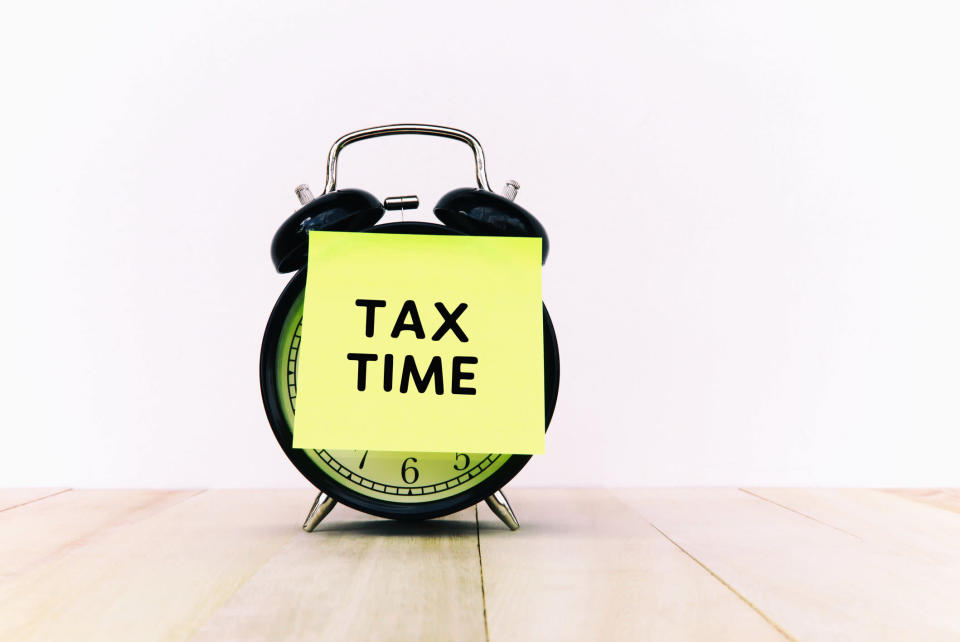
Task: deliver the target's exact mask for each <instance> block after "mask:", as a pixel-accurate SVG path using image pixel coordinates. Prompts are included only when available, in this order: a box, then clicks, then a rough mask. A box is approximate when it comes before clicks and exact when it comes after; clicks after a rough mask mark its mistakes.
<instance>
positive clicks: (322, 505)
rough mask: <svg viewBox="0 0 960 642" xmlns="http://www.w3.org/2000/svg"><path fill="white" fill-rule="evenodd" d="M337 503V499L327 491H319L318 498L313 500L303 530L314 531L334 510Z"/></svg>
mask: <svg viewBox="0 0 960 642" xmlns="http://www.w3.org/2000/svg"><path fill="white" fill-rule="evenodd" d="M336 505H337V500H335V499H334V498H333V497H330V496H329V495H327V494H326V493H319V494H318V495H317V498H316V499H315V500H313V507H311V508H310V512H309V513H308V514H307V519H306V521H304V522H303V530H305V531H307V532H308V533H312V532H313V531H314V529H315V528H316V527H317V525H318V524H320V522H322V521H323V518H324V517H326V516H327V515H329V514H330V511H332V510H333V507H334V506H336Z"/></svg>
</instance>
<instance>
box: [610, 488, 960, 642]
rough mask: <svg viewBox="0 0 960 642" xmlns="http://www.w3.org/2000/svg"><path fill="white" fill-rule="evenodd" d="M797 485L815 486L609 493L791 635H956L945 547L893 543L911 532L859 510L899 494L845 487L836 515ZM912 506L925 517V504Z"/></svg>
mask: <svg viewBox="0 0 960 642" xmlns="http://www.w3.org/2000/svg"><path fill="white" fill-rule="evenodd" d="M753 492H764V491H753ZM804 492H811V493H813V495H814V496H815V495H816V493H815V492H814V491H792V492H791V494H792V497H793V498H792V499H790V498H788V497H786V496H785V495H777V496H773V497H770V498H761V497H757V496H755V495H753V494H749V493H747V492H740V491H737V490H732V489H731V490H723V489H716V490H671V491H665V490H657V491H653V490H651V491H643V490H636V491H618V493H617V494H618V496H620V497H622V498H623V499H624V501H625V502H626V503H628V504H629V505H630V506H631V507H632V508H633V510H635V511H637V512H638V513H640V514H642V515H644V516H645V517H647V518H648V519H649V520H651V521H652V522H653V524H654V525H655V526H657V527H658V528H660V529H661V530H663V531H664V532H665V533H667V534H669V536H670V537H671V538H672V539H673V540H674V541H676V542H677V544H678V545H679V546H681V547H683V549H684V550H686V551H688V552H689V553H690V554H691V555H692V556H694V557H695V558H696V559H697V560H699V561H700V562H701V563H702V564H704V565H705V566H706V567H707V568H710V569H711V570H712V571H713V572H714V573H716V574H717V575H718V576H719V577H722V578H723V579H724V581H725V582H726V583H728V584H729V585H730V586H731V587H732V588H733V589H734V590H736V591H737V592H738V593H740V594H741V595H743V596H744V597H745V598H746V599H748V600H750V602H751V603H753V604H754V605H756V607H757V608H758V609H760V610H761V611H763V612H764V613H765V614H767V616H768V617H770V618H771V619H772V620H774V621H776V622H777V623H778V624H779V625H780V626H781V627H782V628H783V629H784V631H785V632H786V633H787V634H788V635H789V636H790V637H792V638H795V639H800V640H957V639H960V609H958V608H957V596H958V595H960V566H958V565H957V564H956V561H955V556H953V555H945V554H944V549H943V548H942V547H940V546H939V545H938V547H937V548H936V549H935V550H933V551H932V552H931V553H932V554H927V553H921V552H920V551H919V550H918V549H916V548H914V547H912V546H907V547H906V548H903V547H902V542H905V541H906V542H916V539H915V538H914V536H913V535H905V536H904V535H900V534H899V533H896V532H889V531H888V532H886V533H878V532H877V531H875V530H873V529H876V528H880V529H884V528H887V529H889V528H890V525H889V524H887V525H886V526H883V525H882V524H883V520H882V519H880V518H876V517H872V518H871V517H868V516H871V515H874V516H875V514H876V513H877V512H880V513H882V512H884V511H897V510H899V509H900V508H902V506H900V507H899V508H898V504H909V502H905V501H903V500H900V499H898V498H896V497H893V496H890V495H886V496H885V497H886V502H884V501H881V500H879V499H878V498H877V497H873V496H870V497H869V498H865V497H864V496H858V495H856V494H853V493H851V494H848V495H847V496H846V497H845V498H844V499H843V502H844V503H845V506H846V512H847V514H846V516H845V517H844V519H842V520H839V519H836V517H838V515H837V514H828V513H827V512H825V511H820V510H814V507H815V504H817V503H818V502H819V501H820V500H819V499H817V500H814V501H811V502H801V501H799V500H798V498H799V497H800V495H801V494H802V493H804ZM827 492H836V491H827ZM767 494H769V495H773V494H772V493H767ZM840 495H843V494H842V493H840ZM875 495H878V496H884V494H883V493H875ZM771 499H772V500H773V501H771ZM774 502H776V503H774ZM864 503H866V505H865V506H864ZM857 506H862V508H861V509H857V508H856V507H857ZM917 507H918V508H922V509H923V510H924V511H925V515H926V517H931V515H930V513H933V512H935V511H933V510H932V509H928V508H927V507H923V506H920V505H917ZM940 512H941V513H942V514H943V515H950V516H951V517H953V515H951V514H950V513H946V512H945V511H940ZM934 519H935V518H934ZM863 520H867V522H868V523H866V524H864V523H862V522H863ZM899 528H900V529H905V530H909V529H910V526H909V524H907V523H902V524H900V525H899ZM927 541H929V542H933V541H935V540H934V539H932V538H927ZM898 542H901V544H898Z"/></svg>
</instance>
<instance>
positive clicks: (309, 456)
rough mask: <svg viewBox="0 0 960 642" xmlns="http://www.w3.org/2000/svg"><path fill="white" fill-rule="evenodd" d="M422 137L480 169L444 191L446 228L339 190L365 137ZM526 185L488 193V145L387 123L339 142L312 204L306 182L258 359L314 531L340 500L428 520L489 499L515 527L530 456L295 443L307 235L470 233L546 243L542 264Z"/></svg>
mask: <svg viewBox="0 0 960 642" xmlns="http://www.w3.org/2000/svg"><path fill="white" fill-rule="evenodd" d="M396 134H421V135H427V136H441V137H445V138H452V139H455V140H459V141H461V142H464V143H466V144H467V145H469V146H470V147H471V148H472V150H473V154H474V160H475V164H476V182H477V188H472V187H464V188H459V189H455V190H453V191H451V192H449V193H447V194H446V195H445V196H443V198H441V199H440V200H439V202H438V203H437V204H436V206H435V207H434V210H433V211H434V214H435V216H436V218H437V219H438V220H439V223H423V222H388V223H383V222H381V221H382V219H383V217H384V215H385V212H386V211H390V210H410V209H415V208H416V207H417V206H418V205H419V201H418V199H417V197H416V196H401V197H391V198H387V199H385V200H384V201H383V202H381V201H380V200H378V199H377V198H376V197H374V196H373V195H372V194H370V193H369V192H365V191H363V190H359V189H337V157H338V156H339V154H340V151H341V150H342V149H343V148H344V147H346V146H347V145H349V144H351V143H354V142H356V141H359V140H363V139H366V138H375V137H379V136H390V135H396ZM518 188H519V186H518V185H517V183H515V182H513V181H510V182H508V183H507V186H506V187H505V189H504V193H503V195H499V194H495V193H494V192H492V191H491V190H490V187H489V184H488V182H487V175H486V169H485V163H484V155H483V148H482V147H481V146H480V143H479V142H478V141H477V139H476V138H474V137H473V136H471V135H470V134H468V133H467V132H464V131H461V130H458V129H452V128H449V127H439V126H435V125H386V126H382V127H372V128H369V129H362V130H359V131H355V132H351V133H349V134H346V135H344V136H342V137H340V138H339V139H338V140H337V141H336V142H334V144H333V146H332V147H331V148H330V153H329V155H328V157H327V175H326V185H325V187H324V190H323V194H321V195H320V196H318V197H316V198H314V196H313V194H312V193H311V192H310V189H309V188H308V187H307V186H305V185H301V186H299V187H298V188H297V190H296V194H297V196H298V198H299V199H300V203H301V208H300V209H299V210H297V212H295V213H294V214H293V215H292V216H290V217H289V218H288V219H287V220H286V221H285V222H284V223H283V225H281V226H280V229H279V230H277V233H276V235H275V236H274V238H273V244H272V246H271V255H272V258H273V264H274V266H276V268H277V270H278V271H279V272H281V273H289V272H293V273H294V276H293V278H292V279H291V280H290V282H289V283H288V284H287V286H286V288H284V290H283V292H282V293H281V295H280V298H279V300H278V301H277V303H276V305H275V306H274V308H273V312H272V313H271V314H270V318H269V320H268V321H267V328H266V331H265V332H264V336H263V346H262V349H261V353H260V389H261V393H262V396H263V405H264V408H265V410H266V413H267V418H268V419H269V421H270V426H271V427H272V428H273V433H274V435H275V436H276V438H277V441H278V442H279V443H280V447H281V448H282V449H283V452H284V453H285V454H286V456H287V458H289V459H290V461H291V462H292V463H293V465H294V466H296V468H297V470H299V471H300V473H301V474H303V476H304V477H306V478H307V479H308V480H309V481H310V482H311V483H312V484H313V485H314V486H316V487H317V488H318V489H319V490H320V493H319V495H318V496H317V499H316V501H315V502H314V504H313V507H312V508H311V510H310V512H309V514H308V516H307V519H306V521H305V523H304V525H303V527H304V529H305V530H307V531H312V530H314V528H316V526H317V525H318V524H319V523H320V521H321V520H322V519H323V518H324V517H325V516H326V515H327V514H328V513H329V512H330V510H331V509H332V508H333V506H334V505H335V504H336V503H337V502H342V503H344V504H346V505H347V506H350V507H352V508H354V509H357V510H360V511H363V512H366V513H370V514H373V515H378V516H381V517H387V518H393V519H401V520H422V519H429V518H432V517H440V516H442V515H447V514H450V513H453V512H456V511H458V510H461V509H463V508H466V507H468V506H472V505H473V504H476V503H477V502H479V501H480V500H486V502H487V504H488V505H489V506H490V507H491V509H493V511H494V513H496V514H497V515H498V516H499V517H500V518H501V519H502V520H503V521H504V523H506V524H507V526H509V527H510V528H511V529H516V528H517V527H518V523H517V519H516V516H515V515H514V513H513V511H512V509H511V508H510V504H509V503H508V502H507V500H506V498H505V497H504V496H503V493H502V492H501V488H502V487H503V486H504V485H505V484H506V483H507V482H509V481H510V480H511V479H512V478H513V477H514V475H516V474H517V473H518V472H519V471H520V469H521V468H523V467H524V465H526V463H527V462H528V461H529V460H530V455H512V454H505V453H466V452H458V453H432V452H431V453H427V452H376V451H355V450H314V449H298V448H294V447H293V417H294V413H295V412H296V406H297V373H298V355H299V347H300V337H301V328H302V318H303V299H304V286H305V284H306V263H307V235H308V234H307V233H308V232H309V231H310V230H335V231H349V232H369V233H373V234H467V235H481V236H528V237H539V238H541V239H542V240H543V241H542V246H543V260H544V261H545V260H546V257H547V252H548V249H549V246H548V242H547V233H546V230H544V228H543V226H542V225H541V224H540V222H539V221H537V219H536V218H534V217H533V215H531V214H530V213H529V212H527V211H526V210H525V209H523V208H522V207H520V206H519V205H517V204H516V203H514V202H513V199H514V198H515V196H516V193H517V190H518ZM543 356H544V363H543V369H544V378H543V379H544V408H545V416H544V430H546V428H547V427H548V426H549V425H550V419H551V417H552V416H553V410H554V407H555V406H556V402H557V391H558V389H559V385H560V358H559V350H558V347H557V336H556V333H555V332H554V329H553V323H552V322H551V321H550V315H549V314H548V313H547V309H546V307H544V308H543Z"/></svg>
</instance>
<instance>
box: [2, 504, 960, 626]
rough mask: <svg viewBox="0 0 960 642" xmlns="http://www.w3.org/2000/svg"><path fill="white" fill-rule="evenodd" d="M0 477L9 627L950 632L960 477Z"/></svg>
mask: <svg viewBox="0 0 960 642" xmlns="http://www.w3.org/2000/svg"><path fill="white" fill-rule="evenodd" d="M508 495H509V497H510V499H511V501H512V503H513V506H514V509H515V510H516V512H517V516H518V517H519V519H520V523H521V528H520V530H519V531H517V532H510V531H508V530H507V529H506V528H505V527H504V526H503V525H502V524H501V523H500V522H499V521H498V520H497V519H496V518H495V517H494V516H493V515H492V514H491V513H490V512H489V511H488V510H487V508H486V507H485V506H480V507H479V509H474V508H471V509H469V510H466V511H463V512H461V513H459V514H457V515H453V516H451V517H448V518H446V519H442V520H434V521H431V522H426V523H420V524H403V523H398V522H391V521H386V520H380V519H375V518H370V517H367V516H365V515H362V514H360V513H357V512H354V511H351V510H350V509H348V508H345V507H342V506H339V507H337V508H336V509H335V510H334V512H333V513H332V514H331V515H330V517H328V518H327V519H326V520H325V521H324V522H323V524H321V526H320V528H319V529H318V531H317V532H315V533H304V532H302V531H301V530H300V522H301V521H302V519H303V517H304V513H305V511H306V509H307V508H308V507H309V504H310V502H311V500H312V498H313V494H312V493H311V491H309V490H302V491H300V490H297V491H286V490H283V491H271V490H228V491H152V490H65V489H46V490H39V489H38V490H8V491H0V640H17V641H20V640H70V641H74V640H98V641H100V640H104V641H115V640H116V641H121V640H122V641H126V640H231V641H232V640H271V641H274V640H348V639H349V640H438V641H447V640H495V641H496V640H525V641H526V640H578V641H579V640H655V641H659V640H667V641H672V640H710V641H714V640H737V641H743V640H783V639H787V640H870V641H876V640H910V641H914V640H916V641H921V640H922V641H927V640H960V493H958V492H956V491H946V490H943V491H879V490H810V489H670V490H665V489H663V490H645V489H644V490H640V489H636V490H516V489H513V490H510V491H509V492H508Z"/></svg>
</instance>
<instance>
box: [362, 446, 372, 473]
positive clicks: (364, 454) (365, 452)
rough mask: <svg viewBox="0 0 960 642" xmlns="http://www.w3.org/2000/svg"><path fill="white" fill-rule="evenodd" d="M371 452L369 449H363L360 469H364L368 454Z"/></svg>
mask: <svg viewBox="0 0 960 642" xmlns="http://www.w3.org/2000/svg"><path fill="white" fill-rule="evenodd" d="M369 453H370V451H369V450H364V451H363V457H362V458H361V459H360V470H363V464H364V462H366V461H367V455H368V454H369Z"/></svg>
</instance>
